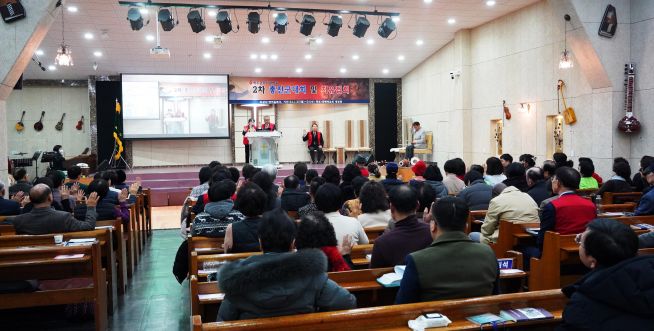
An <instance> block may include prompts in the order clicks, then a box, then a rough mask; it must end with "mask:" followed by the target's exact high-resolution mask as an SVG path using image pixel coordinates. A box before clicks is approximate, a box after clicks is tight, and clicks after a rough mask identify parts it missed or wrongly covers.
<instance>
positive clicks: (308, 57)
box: [304, 54, 313, 60]
mask: <svg viewBox="0 0 654 331" xmlns="http://www.w3.org/2000/svg"><path fill="white" fill-rule="evenodd" d="M312 57H313V56H311V54H306V55H304V58H305V59H306V60H311V58H312Z"/></svg>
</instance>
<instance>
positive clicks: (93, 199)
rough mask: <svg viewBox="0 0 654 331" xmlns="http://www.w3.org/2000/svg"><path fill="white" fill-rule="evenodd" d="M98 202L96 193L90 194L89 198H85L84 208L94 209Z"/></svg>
mask: <svg viewBox="0 0 654 331" xmlns="http://www.w3.org/2000/svg"><path fill="white" fill-rule="evenodd" d="M98 200H100V197H99V196H98V193H97V192H91V194H89V197H88V198H86V207H95V206H97V205H98Z"/></svg>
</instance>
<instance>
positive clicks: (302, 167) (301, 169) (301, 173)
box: [293, 162, 311, 192]
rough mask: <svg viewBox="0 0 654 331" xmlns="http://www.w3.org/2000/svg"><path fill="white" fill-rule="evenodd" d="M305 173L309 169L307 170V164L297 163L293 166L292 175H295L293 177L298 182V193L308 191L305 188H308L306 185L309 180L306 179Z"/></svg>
mask: <svg viewBox="0 0 654 331" xmlns="http://www.w3.org/2000/svg"><path fill="white" fill-rule="evenodd" d="M307 171H309V169H307V164H306V163H304V162H298V163H296V164H295V165H294V166H293V175H295V177H297V179H298V180H299V181H300V184H299V186H298V188H299V189H300V191H305V192H307V191H308V190H307V187H308V186H309V185H308V184H309V183H310V182H311V180H310V179H309V180H307V179H306V176H307Z"/></svg>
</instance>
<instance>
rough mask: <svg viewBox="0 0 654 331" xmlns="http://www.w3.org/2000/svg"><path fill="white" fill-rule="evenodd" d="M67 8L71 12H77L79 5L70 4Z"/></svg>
mask: <svg viewBox="0 0 654 331" xmlns="http://www.w3.org/2000/svg"><path fill="white" fill-rule="evenodd" d="M67 9H68V11H69V12H71V13H77V7H75V6H68V7H67Z"/></svg>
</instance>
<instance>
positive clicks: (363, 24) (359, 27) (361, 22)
mask: <svg viewBox="0 0 654 331" xmlns="http://www.w3.org/2000/svg"><path fill="white" fill-rule="evenodd" d="M369 27H370V21H368V19H367V18H365V17H364V16H359V18H357V23H356V24H355V25H354V29H352V34H353V35H355V36H357V37H359V38H363V36H365V35H366V31H368V28H369Z"/></svg>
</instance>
